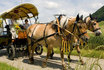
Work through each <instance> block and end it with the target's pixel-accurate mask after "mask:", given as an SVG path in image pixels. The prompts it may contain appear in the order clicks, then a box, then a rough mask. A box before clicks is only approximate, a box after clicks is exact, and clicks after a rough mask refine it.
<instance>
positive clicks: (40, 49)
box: [35, 44, 43, 55]
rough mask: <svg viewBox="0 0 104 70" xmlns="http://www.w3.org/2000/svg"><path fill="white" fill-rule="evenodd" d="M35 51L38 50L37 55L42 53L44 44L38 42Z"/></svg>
mask: <svg viewBox="0 0 104 70" xmlns="http://www.w3.org/2000/svg"><path fill="white" fill-rule="evenodd" d="M35 52H36V54H37V55H41V54H42V52H43V47H42V45H40V44H38V45H37V46H36V48H35Z"/></svg>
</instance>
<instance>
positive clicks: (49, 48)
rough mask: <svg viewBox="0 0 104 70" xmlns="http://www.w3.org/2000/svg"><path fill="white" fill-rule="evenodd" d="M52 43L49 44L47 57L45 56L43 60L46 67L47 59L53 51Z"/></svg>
mask: <svg viewBox="0 0 104 70" xmlns="http://www.w3.org/2000/svg"><path fill="white" fill-rule="evenodd" d="M52 49H53V48H52V45H48V47H47V57H46V58H45V60H44V61H43V64H42V66H43V67H44V68H45V67H46V66H47V60H48V58H49V56H50V54H51V52H52Z"/></svg>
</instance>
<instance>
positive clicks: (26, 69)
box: [0, 50, 104, 70]
mask: <svg viewBox="0 0 104 70" xmlns="http://www.w3.org/2000/svg"><path fill="white" fill-rule="evenodd" d="M45 56H46V53H43V54H42V55H41V56H38V55H36V56H34V64H32V65H31V64H28V57H19V58H16V59H15V60H13V61H12V60H9V59H7V55H6V50H0V62H6V63H7V64H9V65H12V66H14V67H17V68H19V69H20V70H61V69H62V67H61V59H60V55H59V54H55V55H54V58H53V59H52V60H51V59H49V60H48V63H47V67H46V68H42V60H43V59H44V58H45ZM71 58H72V59H73V61H72V62H70V67H71V69H74V68H75V67H76V65H79V62H78V56H71ZM83 60H84V61H85V62H88V65H89V64H90V63H92V62H93V61H94V60H96V59H94V58H85V57H83ZM65 62H66V63H67V64H68V62H67V58H66V56H65ZM99 64H100V65H101V67H102V69H103V70H104V59H100V60H99Z"/></svg>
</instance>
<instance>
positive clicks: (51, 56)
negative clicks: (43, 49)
mask: <svg viewBox="0 0 104 70" xmlns="http://www.w3.org/2000/svg"><path fill="white" fill-rule="evenodd" d="M53 55H54V50H53V49H52V52H51V54H50V59H53Z"/></svg>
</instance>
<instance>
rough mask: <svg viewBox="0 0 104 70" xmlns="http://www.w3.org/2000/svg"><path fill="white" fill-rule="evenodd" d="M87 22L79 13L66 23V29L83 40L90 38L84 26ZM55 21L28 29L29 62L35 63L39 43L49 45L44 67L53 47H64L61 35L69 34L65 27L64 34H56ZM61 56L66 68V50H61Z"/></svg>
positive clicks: (34, 25) (62, 30)
mask: <svg viewBox="0 0 104 70" xmlns="http://www.w3.org/2000/svg"><path fill="white" fill-rule="evenodd" d="M84 25H85V23H84V22H83V21H82V20H80V19H79V15H77V17H76V18H72V19H68V22H67V23H66V24H65V25H64V27H65V29H66V30H68V31H70V32H72V33H73V35H74V36H75V37H76V38H81V39H82V40H83V41H87V40H88V38H89V37H88V35H87V32H86V28H85V27H83V26H84ZM53 26H54V22H53V21H52V22H50V23H48V24H33V25H31V26H30V27H29V28H28V29H27V35H28V50H29V62H30V63H33V61H34V60H33V54H34V49H35V47H36V45H37V44H42V45H45V46H46V45H48V46H47V57H46V59H45V60H44V61H43V67H46V62H47V59H48V57H49V56H50V54H51V51H52V49H53V47H60V48H61V47H62V44H61V43H62V38H61V36H62V35H63V34H64V35H65V36H69V33H67V32H66V31H65V30H64V29H61V28H60V29H61V32H62V34H61V35H60V34H56V28H54V27H53ZM60 54H61V58H62V66H63V68H66V66H65V62H64V52H63V50H62V51H61V50H60Z"/></svg>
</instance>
